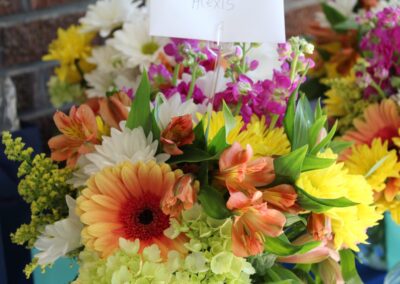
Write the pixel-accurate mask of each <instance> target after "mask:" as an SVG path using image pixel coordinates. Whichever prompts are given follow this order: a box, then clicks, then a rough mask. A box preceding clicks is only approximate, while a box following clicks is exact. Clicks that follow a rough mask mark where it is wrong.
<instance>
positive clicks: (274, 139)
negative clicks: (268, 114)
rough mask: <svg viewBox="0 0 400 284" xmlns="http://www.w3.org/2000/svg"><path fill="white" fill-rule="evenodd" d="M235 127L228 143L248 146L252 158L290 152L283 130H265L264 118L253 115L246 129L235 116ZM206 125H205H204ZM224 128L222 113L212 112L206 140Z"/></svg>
mask: <svg viewBox="0 0 400 284" xmlns="http://www.w3.org/2000/svg"><path fill="white" fill-rule="evenodd" d="M235 119H236V126H235V128H234V129H232V130H231V132H230V133H229V135H228V139H227V140H228V143H229V144H231V145H232V144H233V143H235V142H238V143H239V144H240V145H241V146H242V147H243V148H245V147H246V146H247V145H250V146H251V147H252V149H253V151H254V157H255V158H259V157H267V156H282V155H285V154H288V153H289V152H290V143H289V140H288V139H287V136H286V134H285V132H284V129H283V128H272V129H269V128H267V126H266V124H265V117H262V118H261V119H260V118H258V117H257V116H256V115H254V116H253V117H252V119H251V122H250V123H249V124H248V125H247V128H246V129H245V130H243V131H241V130H242V129H243V127H244V122H243V121H242V119H241V118H240V117H239V116H237V117H236V118H235ZM206 125H207V124H206ZM224 126H225V120H224V115H223V112H213V113H212V116H211V125H210V130H209V136H208V139H209V141H211V140H212V139H213V138H214V137H215V136H216V135H217V133H218V131H220V129H221V128H222V127H224Z"/></svg>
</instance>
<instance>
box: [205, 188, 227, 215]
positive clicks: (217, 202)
mask: <svg viewBox="0 0 400 284" xmlns="http://www.w3.org/2000/svg"><path fill="white" fill-rule="evenodd" d="M198 198H199V201H200V203H201V205H202V206H203V210H204V212H206V213H207V215H208V216H210V217H212V218H214V219H218V220H221V219H226V218H229V217H230V216H232V212H231V211H229V210H228V208H226V201H225V199H224V197H223V195H222V194H221V193H220V192H219V191H218V190H217V189H215V188H213V187H211V186H203V187H202V188H201V190H200V193H199V196H198Z"/></svg>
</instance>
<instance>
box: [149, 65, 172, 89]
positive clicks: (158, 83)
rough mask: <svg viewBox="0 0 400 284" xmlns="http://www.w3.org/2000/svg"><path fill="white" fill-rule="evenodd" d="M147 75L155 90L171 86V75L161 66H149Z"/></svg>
mask: <svg viewBox="0 0 400 284" xmlns="http://www.w3.org/2000/svg"><path fill="white" fill-rule="evenodd" d="M148 74H149V79H150V82H151V83H152V85H153V88H155V89H164V88H165V87H168V86H170V85H171V81H172V74H171V72H169V70H168V69H167V68H166V67H165V66H164V65H163V64H158V65H156V64H151V65H150V68H149V71H148Z"/></svg>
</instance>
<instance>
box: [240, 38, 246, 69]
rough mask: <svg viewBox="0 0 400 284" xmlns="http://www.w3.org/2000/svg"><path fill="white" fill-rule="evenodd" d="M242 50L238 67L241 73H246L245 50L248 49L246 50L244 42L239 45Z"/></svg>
mask: <svg viewBox="0 0 400 284" xmlns="http://www.w3.org/2000/svg"><path fill="white" fill-rule="evenodd" d="M240 47H241V48H242V50H243V58H242V62H241V64H240V65H241V67H240V71H241V73H242V74H244V73H246V56H247V52H248V50H246V43H243V46H240Z"/></svg>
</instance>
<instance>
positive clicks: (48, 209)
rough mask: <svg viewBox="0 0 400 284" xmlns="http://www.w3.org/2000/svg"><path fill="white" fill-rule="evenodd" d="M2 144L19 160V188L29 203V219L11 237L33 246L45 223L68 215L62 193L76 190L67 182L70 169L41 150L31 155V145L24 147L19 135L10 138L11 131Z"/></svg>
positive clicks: (70, 192) (12, 157)
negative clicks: (28, 221) (62, 167)
mask: <svg viewBox="0 0 400 284" xmlns="http://www.w3.org/2000/svg"><path fill="white" fill-rule="evenodd" d="M3 144H4V145H5V154H6V156H7V158H8V159H9V160H11V161H16V162H20V163H21V165H20V167H19V170H18V177H20V178H22V179H21V181H20V183H19V185H18V192H19V194H20V195H21V197H22V198H23V199H24V201H25V202H27V203H28V204H30V207H31V214H32V216H31V223H30V224H24V225H22V226H21V227H20V228H19V229H18V230H17V231H16V232H15V233H14V234H12V236H11V237H12V241H13V242H14V243H16V244H19V245H26V246H27V247H28V248H32V247H33V244H34V243H35V241H36V239H37V237H38V236H39V235H40V233H41V231H42V229H43V227H44V226H46V225H48V224H52V223H54V222H56V221H58V220H61V219H63V218H65V217H67V215H68V207H67V204H66V202H65V196H66V195H67V194H69V195H71V196H75V194H76V192H75V190H74V189H73V188H72V186H70V185H68V184H67V180H68V179H69V178H70V177H71V174H72V170H71V169H68V168H64V169H60V168H59V167H58V165H57V164H55V163H54V162H53V161H52V160H51V159H50V158H47V157H46V156H45V155H44V154H40V155H36V156H33V157H32V153H33V149H32V148H26V149H25V144H24V143H23V142H22V140H21V138H16V139H15V140H13V139H12V137H11V135H10V133H7V132H5V133H3Z"/></svg>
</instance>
